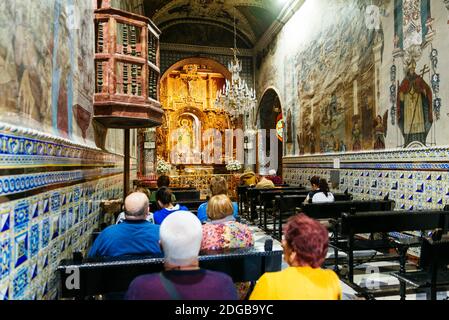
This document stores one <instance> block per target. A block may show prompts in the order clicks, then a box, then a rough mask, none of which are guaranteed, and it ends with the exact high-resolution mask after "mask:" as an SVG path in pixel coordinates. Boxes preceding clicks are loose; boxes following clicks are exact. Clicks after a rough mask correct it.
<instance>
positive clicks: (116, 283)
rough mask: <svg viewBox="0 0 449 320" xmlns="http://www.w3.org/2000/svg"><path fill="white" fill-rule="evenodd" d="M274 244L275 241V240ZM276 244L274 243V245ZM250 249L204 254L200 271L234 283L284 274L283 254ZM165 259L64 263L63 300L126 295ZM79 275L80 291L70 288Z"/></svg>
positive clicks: (158, 269) (61, 275)
mask: <svg viewBox="0 0 449 320" xmlns="http://www.w3.org/2000/svg"><path fill="white" fill-rule="evenodd" d="M271 241H272V240H271ZM271 243H272V242H271ZM269 244H270V240H267V242H266V245H265V249H263V248H261V249H259V248H247V249H232V250H223V251H210V252H205V253H202V254H201V255H200V257H199V261H200V267H201V268H203V269H208V270H213V271H219V272H223V273H226V274H228V275H229V276H230V277H231V278H232V279H233V280H234V282H247V281H251V282H255V281H257V280H258V279H259V278H260V277H261V276H262V275H263V274H264V273H266V272H276V271H280V270H281V264H282V254H283V252H282V250H275V251H271V249H270V245H269ZM163 264H164V259H163V258H162V257H123V258H114V259H112V258H109V259H106V258H104V259H95V260H91V259H86V260H82V261H79V260H78V261H76V260H63V261H62V262H61V264H60V265H59V267H58V268H57V273H58V277H59V281H60V291H59V292H60V298H76V299H85V297H88V296H96V295H102V294H108V293H116V292H125V291H127V289H128V287H129V285H130V283H131V282H132V281H133V280H134V279H135V278H136V277H138V276H140V275H144V274H149V273H157V272H161V271H163V269H164V268H163ZM74 274H78V275H79V287H78V288H76V287H75V288H72V287H70V286H67V284H68V283H70V281H71V278H70V277H71V276H72V277H73V275H74Z"/></svg>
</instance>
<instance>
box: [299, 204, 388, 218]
mask: <svg viewBox="0 0 449 320" xmlns="http://www.w3.org/2000/svg"><path fill="white" fill-rule="evenodd" d="M395 205H396V203H395V202H394V201H393V200H353V201H336V202H332V203H306V204H304V205H303V206H302V207H301V208H300V209H299V211H300V212H303V213H304V214H306V215H307V216H309V217H311V218H313V219H316V220H322V219H328V220H330V219H334V220H338V219H341V215H342V214H343V213H344V212H346V213H350V212H370V211H371V212H374V211H392V210H394V207H395Z"/></svg>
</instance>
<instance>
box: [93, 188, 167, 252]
mask: <svg viewBox="0 0 449 320" xmlns="http://www.w3.org/2000/svg"><path fill="white" fill-rule="evenodd" d="M148 212H149V202H148V197H147V196H146V195H145V194H144V193H140V192H135V193H132V194H130V195H129V196H128V197H127V198H126V199H125V218H126V219H125V221H124V222H123V223H120V224H117V225H113V226H110V227H108V228H106V229H105V230H104V231H103V232H102V233H101V234H100V235H99V236H98V238H97V239H96V240H95V242H94V244H93V246H92V248H91V249H90V252H89V258H93V257H119V256H126V255H143V254H148V255H152V254H161V249H160V246H159V226H157V225H154V224H152V223H150V222H148V221H146V218H147V216H148Z"/></svg>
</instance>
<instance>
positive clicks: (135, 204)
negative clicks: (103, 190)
mask: <svg viewBox="0 0 449 320" xmlns="http://www.w3.org/2000/svg"><path fill="white" fill-rule="evenodd" d="M148 211H149V201H148V197H147V195H146V194H145V193H142V192H133V193H131V194H130V195H129V196H127V197H126V199H125V217H126V219H127V220H145V219H146V218H147V216H148Z"/></svg>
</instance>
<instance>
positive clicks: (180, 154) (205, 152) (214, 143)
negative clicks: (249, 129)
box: [156, 58, 239, 174]
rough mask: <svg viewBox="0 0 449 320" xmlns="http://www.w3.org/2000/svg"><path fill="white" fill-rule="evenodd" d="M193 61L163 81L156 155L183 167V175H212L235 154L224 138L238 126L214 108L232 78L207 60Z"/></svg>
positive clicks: (180, 67)
mask: <svg viewBox="0 0 449 320" xmlns="http://www.w3.org/2000/svg"><path fill="white" fill-rule="evenodd" d="M192 62H193V61H186V64H184V65H180V66H179V67H176V68H174V69H173V70H169V71H167V72H166V74H165V75H164V77H163V78H162V80H161V103H162V106H163V108H164V112H165V114H164V119H163V124H162V126H161V127H159V128H158V129H157V131H156V134H157V139H156V140H157V147H156V148H157V156H158V158H159V159H163V160H165V161H167V162H169V163H170V164H172V165H173V166H180V165H184V166H185V170H187V171H186V172H185V173H183V174H213V173H217V169H215V170H214V167H218V168H220V164H218V166H216V164H217V163H222V164H224V163H225V162H226V160H227V159H226V157H232V156H233V155H234V146H233V144H232V143H231V144H230V145H229V144H226V143H225V141H226V139H225V137H226V132H227V130H230V129H235V128H236V127H239V124H238V123H233V122H232V121H231V117H230V115H229V114H228V113H227V112H225V111H223V110H222V109H220V108H217V107H216V106H215V100H216V95H217V92H218V91H219V90H220V89H221V88H222V87H223V84H224V83H225V80H226V77H227V76H229V75H224V74H223V73H222V72H220V70H217V68H216V67H214V65H212V64H211V63H210V61H209V60H208V59H202V58H199V59H198V61H195V62H197V63H192ZM227 148H228V149H227ZM215 150H219V151H218V153H217V151H215ZM217 160H218V161H217Z"/></svg>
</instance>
